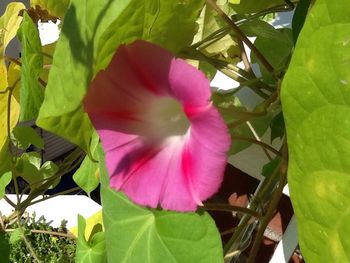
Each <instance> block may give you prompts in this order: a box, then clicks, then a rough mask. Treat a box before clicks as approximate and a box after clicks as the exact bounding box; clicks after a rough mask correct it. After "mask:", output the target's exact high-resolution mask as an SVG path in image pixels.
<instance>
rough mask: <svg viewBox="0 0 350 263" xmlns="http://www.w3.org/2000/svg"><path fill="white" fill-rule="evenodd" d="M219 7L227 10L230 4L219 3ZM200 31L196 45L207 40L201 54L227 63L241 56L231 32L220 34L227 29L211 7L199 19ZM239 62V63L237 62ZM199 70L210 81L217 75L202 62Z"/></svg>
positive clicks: (222, 1) (211, 67) (205, 7)
mask: <svg viewBox="0 0 350 263" xmlns="http://www.w3.org/2000/svg"><path fill="white" fill-rule="evenodd" d="M217 5H218V6H219V7H220V8H221V9H227V7H228V2H227V1H226V0H219V1H217ZM197 24H198V31H197V33H196V35H195V37H194V41H193V42H194V44H196V43H197V42H200V41H203V40H204V39H206V40H207V41H205V42H204V43H203V44H202V45H200V46H199V49H200V50H201V52H203V53H205V54H206V55H207V56H208V57H214V58H216V59H221V60H223V61H227V62H233V60H234V59H235V60H236V58H237V57H238V56H239V54H240V50H239V47H238V44H237V42H236V41H234V39H233V38H232V37H231V36H230V34H229V32H230V30H227V29H226V30H223V32H222V33H218V31H219V30H222V29H225V27H226V28H227V25H225V24H224V23H223V22H222V18H221V17H220V16H219V15H218V14H217V12H215V11H214V10H213V9H212V8H211V7H210V6H208V5H205V6H204V8H203V10H202V12H201V14H200V16H199V18H198V19H197ZM213 34H218V35H217V37H214V38H213V37H212V36H213ZM236 62H238V61H236ZM199 68H200V69H201V70H202V71H204V72H205V73H206V75H207V77H209V78H210V79H212V78H213V77H214V75H215V73H216V69H215V68H214V67H213V66H210V64H208V63H207V62H204V61H200V62H199Z"/></svg>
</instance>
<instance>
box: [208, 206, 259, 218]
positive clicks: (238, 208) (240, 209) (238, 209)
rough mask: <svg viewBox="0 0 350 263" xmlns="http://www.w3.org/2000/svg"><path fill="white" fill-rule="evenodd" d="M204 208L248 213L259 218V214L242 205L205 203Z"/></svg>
mask: <svg viewBox="0 0 350 263" xmlns="http://www.w3.org/2000/svg"><path fill="white" fill-rule="evenodd" d="M204 209H205V210H207V211H226V212H238V213H243V214H248V215H251V216H254V217H256V218H261V214H259V213H258V212H256V211H254V210H251V209H249V208H246V207H243V206H234V205H229V204H218V203H205V204H204Z"/></svg>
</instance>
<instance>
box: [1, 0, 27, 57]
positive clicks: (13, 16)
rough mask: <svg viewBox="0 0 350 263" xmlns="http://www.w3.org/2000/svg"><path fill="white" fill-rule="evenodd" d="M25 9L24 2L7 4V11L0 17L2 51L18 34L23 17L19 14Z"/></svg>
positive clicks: (2, 51)
mask: <svg viewBox="0 0 350 263" xmlns="http://www.w3.org/2000/svg"><path fill="white" fill-rule="evenodd" d="M22 9H25V6H24V4H22V3H18V2H15V3H10V4H8V5H7V8H6V10H5V13H4V14H3V15H2V16H1V17H0V43H1V45H0V51H1V54H4V51H5V49H6V47H7V45H8V44H9V43H10V41H11V40H12V39H13V38H14V37H15V36H16V34H17V30H18V28H19V25H20V24H21V22H22V19H23V17H22V16H19V12H20V11H21V10H22Z"/></svg>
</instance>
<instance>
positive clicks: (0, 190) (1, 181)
mask: <svg viewBox="0 0 350 263" xmlns="http://www.w3.org/2000/svg"><path fill="white" fill-rule="evenodd" d="M11 179H12V172H6V173H4V174H1V175H0V199H2V198H3V197H4V195H5V188H6V186H7V185H8V184H9V183H10V182H11Z"/></svg>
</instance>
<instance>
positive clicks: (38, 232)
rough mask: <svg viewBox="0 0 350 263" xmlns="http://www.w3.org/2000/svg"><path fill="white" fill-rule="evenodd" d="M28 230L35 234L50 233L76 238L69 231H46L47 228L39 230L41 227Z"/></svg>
mask: <svg viewBox="0 0 350 263" xmlns="http://www.w3.org/2000/svg"><path fill="white" fill-rule="evenodd" d="M30 232H32V233H35V234H48V235H52V236H61V237H68V238H71V239H76V237H75V236H74V235H73V234H70V233H61V232H55V231H47V230H41V229H31V230H30Z"/></svg>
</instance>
